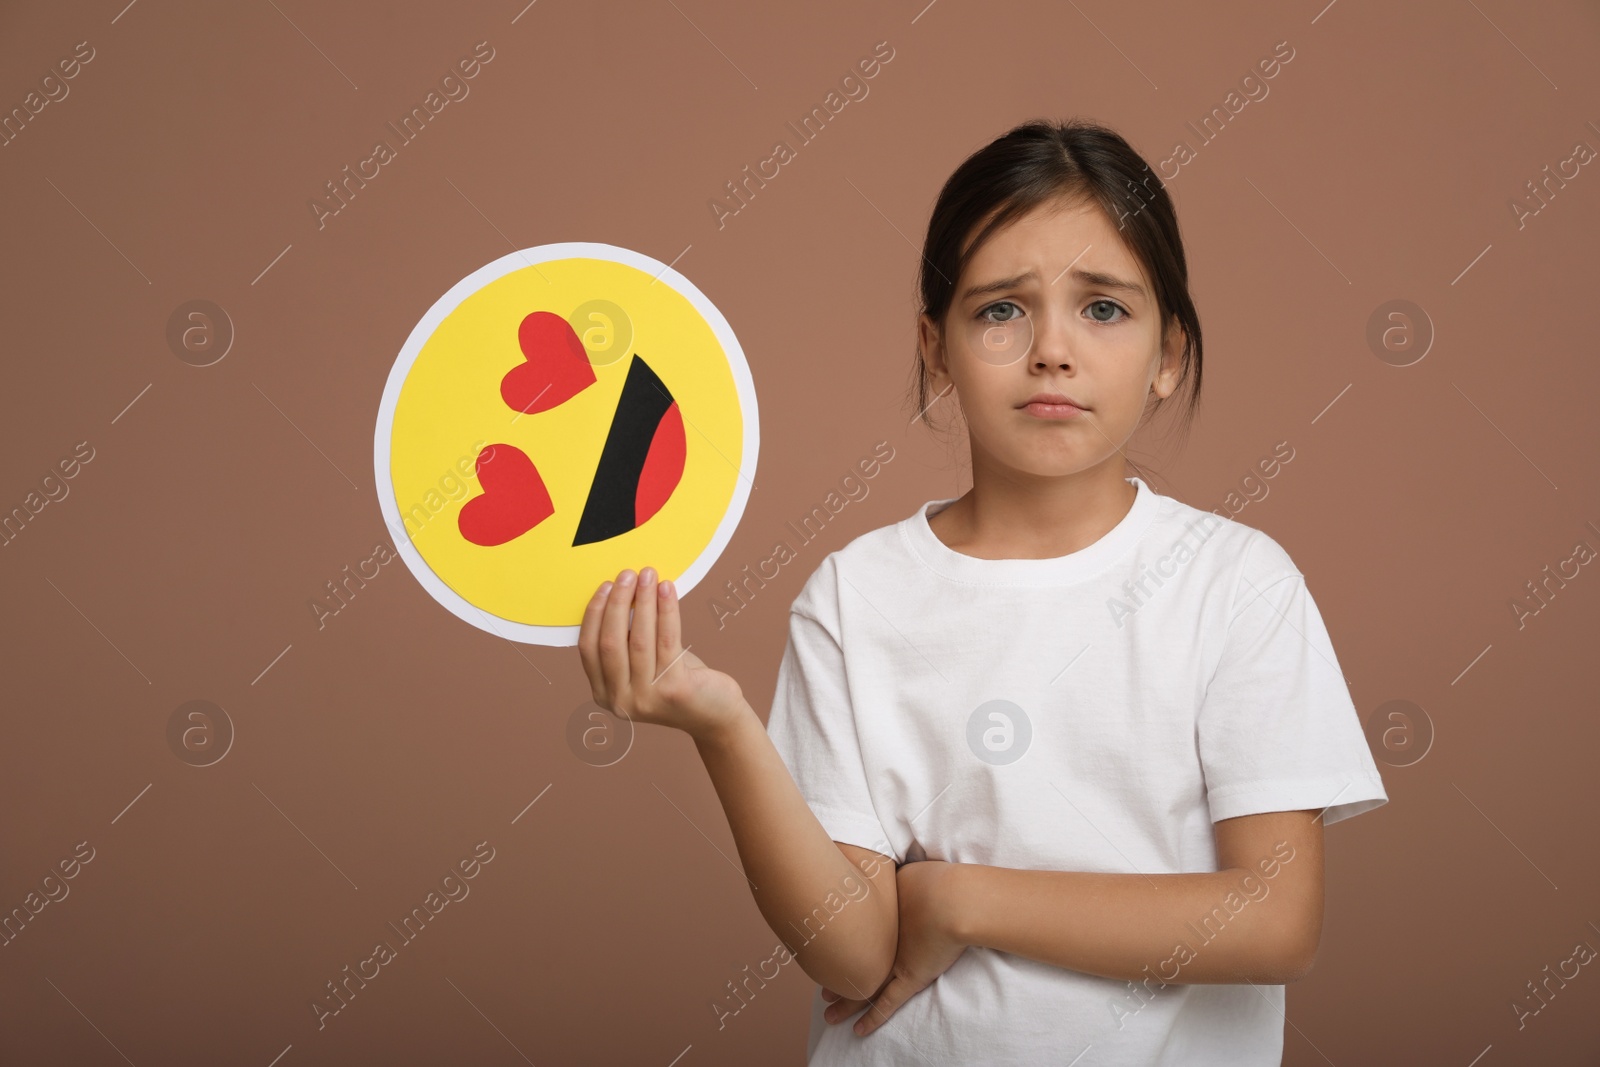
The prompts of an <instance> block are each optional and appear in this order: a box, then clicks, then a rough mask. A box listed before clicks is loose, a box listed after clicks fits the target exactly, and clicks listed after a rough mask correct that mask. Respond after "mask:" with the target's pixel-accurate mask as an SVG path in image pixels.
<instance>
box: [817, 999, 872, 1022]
mask: <svg viewBox="0 0 1600 1067" xmlns="http://www.w3.org/2000/svg"><path fill="white" fill-rule="evenodd" d="M834 997H835V998H836V999H835V1000H834V1002H833V1003H832V1004H829V1005H828V1006H827V1008H826V1009H824V1010H823V1012H822V1018H823V1021H824V1022H826V1023H827V1024H828V1025H829V1026H833V1025H835V1024H837V1023H842V1022H844V1021H845V1020H846V1019H848V1018H850V1017H851V1016H852V1015H855V1014H856V1013H857V1012H859V1011H860V1010H861V1009H862V1008H864V1007H866V1006H867V1004H868V1001H865V1000H846V999H845V998H843V997H840V996H839V994H837V993H835V994H834Z"/></svg>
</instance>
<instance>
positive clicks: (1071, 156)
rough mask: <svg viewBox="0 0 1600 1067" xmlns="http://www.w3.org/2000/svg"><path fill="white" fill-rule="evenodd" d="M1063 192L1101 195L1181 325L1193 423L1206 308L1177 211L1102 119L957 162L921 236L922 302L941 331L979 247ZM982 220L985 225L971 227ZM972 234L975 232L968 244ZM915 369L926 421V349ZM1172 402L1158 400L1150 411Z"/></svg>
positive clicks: (1053, 125) (1015, 135) (1005, 140)
mask: <svg viewBox="0 0 1600 1067" xmlns="http://www.w3.org/2000/svg"><path fill="white" fill-rule="evenodd" d="M1058 198H1065V199H1067V200H1069V201H1070V200H1073V199H1084V200H1087V201H1089V202H1092V203H1095V204H1097V205H1098V206H1099V207H1100V209H1101V210H1102V211H1104V212H1105V214H1106V218H1107V219H1109V220H1110V221H1112V222H1114V223H1116V225H1117V229H1118V231H1119V232H1120V233H1121V235H1122V238H1123V240H1124V241H1126V242H1127V245H1128V248H1129V250H1130V251H1131V252H1132V253H1133V255H1134V256H1135V257H1136V258H1137V259H1138V260H1139V262H1140V263H1141V264H1142V265H1143V267H1144V270H1145V273H1146V274H1148V275H1149V277H1150V279H1151V282H1152V284H1153V285H1154V287H1155V297H1156V302H1157V305H1158V306H1159V310H1160V314H1161V339H1162V341H1163V342H1165V341H1166V339H1167V334H1168V330H1169V329H1170V328H1171V323H1172V319H1173V318H1176V319H1177V321H1178V325H1180V326H1181V327H1182V328H1183V331H1184V335H1185V339H1184V346H1183V353H1182V356H1181V357H1180V359H1181V363H1180V367H1181V369H1180V373H1179V377H1178V389H1182V388H1183V386H1184V384H1185V383H1190V384H1191V389H1190V392H1189V399H1188V405H1187V407H1186V409H1185V414H1186V419H1185V426H1187V424H1188V422H1190V421H1192V420H1193V417H1194V413H1195V410H1196V408H1197V407H1198V406H1199V403H1200V369H1201V343H1200V316H1199V314H1198V313H1197V312H1196V311H1195V307H1194V301H1193V300H1192V299H1190V296H1189V270H1188V266H1187V265H1186V263H1185V260H1184V254H1183V241H1182V239H1181V237H1180V236H1179V234H1178V217H1177V214H1176V212H1174V210H1173V207H1172V199H1171V197H1169V196H1168V195H1167V190H1166V187H1165V186H1164V185H1163V184H1162V182H1161V179H1159V178H1158V177H1156V175H1155V174H1154V173H1153V172H1152V171H1151V170H1150V166H1149V164H1148V163H1146V162H1145V161H1144V159H1143V158H1142V157H1141V156H1140V155H1139V153H1138V152H1136V151H1134V150H1133V148H1132V147H1131V146H1130V145H1129V144H1128V142H1127V141H1125V140H1123V139H1122V137H1121V136H1119V135H1118V134H1117V133H1115V132H1114V131H1112V130H1110V129H1107V128H1106V127H1104V126H1101V125H1098V124H1096V123H1093V122H1088V121H1084V120H1079V119H1070V120H1067V121H1065V122H1048V121H1045V120H1043V119H1035V120H1033V121H1031V122H1025V123H1023V124H1022V125H1020V126H1017V127H1016V128H1014V129H1012V130H1010V131H1009V132H1007V133H1005V134H1004V135H1002V136H1000V137H998V138H996V139H995V140H994V141H991V142H990V143H989V144H987V145H985V146H984V147H983V148H981V149H979V150H978V151H976V152H974V153H973V154H972V155H970V156H968V157H967V159H966V160H965V161H964V162H963V163H962V164H961V165H960V166H959V167H957V168H956V170H955V173H954V174H952V175H950V177H949V179H948V180H947V181H946V182H945V183H944V188H943V189H941V190H940V191H939V199H938V201H937V202H936V203H935V204H934V208H933V215H932V217H931V218H930V219H929V220H928V234H927V237H926V238H925V239H924V241H923V246H922V271H921V276H920V280H919V286H918V288H919V290H920V292H919V296H920V299H921V303H922V311H923V312H924V313H925V314H927V316H928V317H929V318H931V319H932V320H933V321H934V322H935V323H936V324H938V326H939V328H940V331H941V334H942V332H943V328H944V318H945V315H946V313H947V312H948V311H949V310H950V303H951V301H952V300H953V299H954V296H955V288H956V283H957V281H959V280H960V278H961V272H962V271H963V270H964V269H965V268H966V266H967V264H968V262H970V261H971V259H972V256H973V255H974V254H975V253H976V252H977V250H978V249H979V248H980V247H981V246H982V245H983V243H984V242H985V241H987V240H988V239H989V237H990V236H991V235H993V234H994V233H995V232H996V231H997V230H998V229H999V228H1000V227H1002V226H1004V225H1006V224H1007V223H1008V222H1010V221H1012V220H1013V219H1015V218H1017V217H1019V216H1021V215H1023V214H1026V213H1027V212H1028V211H1030V210H1032V209H1033V208H1035V207H1037V206H1039V205H1041V204H1044V203H1046V202H1048V201H1051V200H1056V199H1058ZM985 219H987V220H988V221H987V223H985V222H984V220H985ZM980 224H983V225H982V229H978V230H977V233H976V235H975V236H972V235H973V231H974V229H976V228H977V227H978V226H979V225H980ZM969 236H971V237H972V240H971V242H970V244H968V246H967V247H966V248H963V247H962V244H963V242H966V241H967V239H968V237H969ZM914 374H915V378H916V381H915V386H914V391H915V403H916V410H917V411H918V412H919V415H918V417H919V418H922V419H923V420H924V421H926V412H927V408H928V407H929V404H930V399H931V398H930V396H929V392H930V383H929V380H928V372H927V368H926V367H925V366H924V365H923V363H922V358H921V355H920V352H919V354H918V356H917V360H916V367H915V368H914ZM1174 396H1176V391H1174ZM1169 399H1170V398H1169ZM1164 403H1165V401H1163V400H1159V399H1158V400H1157V401H1156V403H1155V407H1154V408H1152V409H1151V410H1152V413H1153V411H1154V410H1157V409H1159V408H1160V407H1161V406H1162V404H1164ZM930 425H931V424H930Z"/></svg>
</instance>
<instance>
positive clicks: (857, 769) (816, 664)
mask: <svg viewBox="0 0 1600 1067" xmlns="http://www.w3.org/2000/svg"><path fill="white" fill-rule="evenodd" d="M801 600H803V601H807V602H809V598H806V597H804V596H802V598H801ZM835 633H836V631H835V632H830V630H829V628H828V627H827V626H825V625H824V624H823V623H822V621H821V620H820V619H818V618H814V617H812V616H811V615H810V614H807V613H806V610H805V609H804V607H802V606H801V601H797V602H796V606H795V607H792V608H790V610H789V640H788V644H787V645H786V646H785V647H784V650H783V659H782V661H781V662H780V663H779V665H778V685H777V691H776V692H775V693H774V695H773V699H772V712H771V714H770V715H769V716H768V718H767V734H768V736H769V737H771V738H772V744H773V747H775V748H776V749H777V750H778V755H779V756H780V757H781V758H782V759H783V762H784V765H785V766H787V767H788V768H789V773H790V775H792V776H793V777H794V781H795V784H796V785H797V786H798V787H799V789H800V795H801V796H802V797H804V798H805V801H806V805H807V806H808V807H810V809H811V811H812V813H813V814H814V815H816V817H817V821H818V822H820V823H821V824H822V828H823V829H824V830H826V831H827V832H828V836H829V837H830V838H832V839H833V840H835V841H842V842H844V843H845V844H847V845H859V846H861V847H862V848H870V849H872V850H874V851H876V852H880V853H882V854H883V855H886V856H891V857H893V859H894V861H895V862H896V863H897V864H898V863H900V862H902V857H901V856H900V855H898V854H897V853H896V852H895V850H894V847H893V845H891V844H890V842H889V835H888V834H887V833H886V832H885V831H884V828H883V823H882V822H881V821H880V820H879V818H878V814H877V811H876V810H875V808H874V807H873V803H872V794H871V792H870V791H869V790H868V788H867V775H866V770H865V768H864V766H863V764H862V760H861V743H860V740H859V737H858V735H857V733H856V724H855V710H854V708H853V707H852V706H851V702H850V694H849V688H848V687H847V685H846V684H845V669H844V652H843V649H842V648H841V646H840V644H839V641H838V639H837V637H836V636H835Z"/></svg>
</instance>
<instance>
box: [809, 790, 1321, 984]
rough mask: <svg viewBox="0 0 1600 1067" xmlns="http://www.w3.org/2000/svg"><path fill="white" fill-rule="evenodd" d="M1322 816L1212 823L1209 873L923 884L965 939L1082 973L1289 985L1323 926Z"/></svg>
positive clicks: (1008, 874)
mask: <svg viewBox="0 0 1600 1067" xmlns="http://www.w3.org/2000/svg"><path fill="white" fill-rule="evenodd" d="M1319 816H1320V813H1319V812H1317V811H1283V812H1269V813H1265V814H1261V815H1246V816H1241V817H1239V818H1235V819H1224V820H1222V821H1221V822H1218V823H1216V824H1215V826H1214V833H1215V836H1216V843H1217V863H1218V867H1219V868H1220V869H1219V870H1217V871H1214V872H1205V873H1196V874H1100V873H1088V872H1082V871H1048V870H1019V869H1014V868H1009V867H990V866H985V865H982V864H975V863H952V864H946V865H944V867H945V868H946V869H945V870H944V871H943V872H941V877H939V878H937V879H934V880H931V881H930V886H931V889H930V890H929V895H930V896H931V898H932V901H933V907H932V912H933V914H934V916H935V918H936V921H937V923H938V925H942V926H943V928H944V931H945V932H946V933H947V934H948V936H950V937H951V938H952V939H953V940H955V941H956V942H957V943H959V944H961V945H963V946H965V945H978V946H982V947H985V948H993V949H998V950H1000V951H1002V952H1010V953H1013V954H1015V955H1019V956H1026V957H1028V958H1029V959H1034V960H1040V961H1042V962H1044V963H1050V964H1054V965H1056V966H1058V967H1066V968H1069V969H1071V970H1074V971H1082V972H1084V973H1086V974H1096V975H1102V976H1104V977H1107V978H1120V979H1127V980H1131V981H1140V980H1150V981H1152V982H1155V983H1161V982H1166V983H1171V982H1182V983H1207V982H1245V981H1250V982H1265V983H1283V982H1292V981H1296V980H1298V979H1300V978H1303V977H1304V976H1305V975H1306V974H1307V973H1308V972H1309V971H1310V970H1311V966H1312V963H1313V961H1314V959H1315V957H1316V952H1317V944H1318V942H1319V940H1320V938H1321V933H1322V911H1323V854H1322V820H1321V818H1320V817H1319ZM840 848H841V850H844V851H846V854H847V855H849V854H850V851H849V850H855V851H856V852H857V853H866V854H867V855H875V854H873V853H867V852H866V850H864V849H856V847H855V846H853V845H841V846H840ZM890 966H892V962H891V963H888V964H886V965H885V966H884V969H883V973H884V974H885V975H887V974H888V973H889V970H890Z"/></svg>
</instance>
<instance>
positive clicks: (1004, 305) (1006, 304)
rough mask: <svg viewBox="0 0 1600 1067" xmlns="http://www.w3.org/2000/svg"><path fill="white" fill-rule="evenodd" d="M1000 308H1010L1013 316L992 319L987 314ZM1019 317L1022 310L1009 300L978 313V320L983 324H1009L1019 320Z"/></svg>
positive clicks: (991, 305)
mask: <svg viewBox="0 0 1600 1067" xmlns="http://www.w3.org/2000/svg"><path fill="white" fill-rule="evenodd" d="M1000 308H1010V309H1011V310H1012V312H1014V314H1008V315H1004V316H1002V317H1000V318H994V317H992V316H991V315H990V314H989V313H990V312H991V311H996V310H998V309H1000ZM1021 316H1022V309H1021V308H1020V307H1018V306H1017V305H1016V304H1013V303H1012V302H1011V301H1009V300H1001V301H999V302H997V303H994V304H990V305H989V306H988V307H986V308H984V309H983V310H982V311H980V312H978V318H980V319H983V320H984V321H985V322H1011V321H1012V320H1014V319H1017V318H1020V317H1021Z"/></svg>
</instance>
